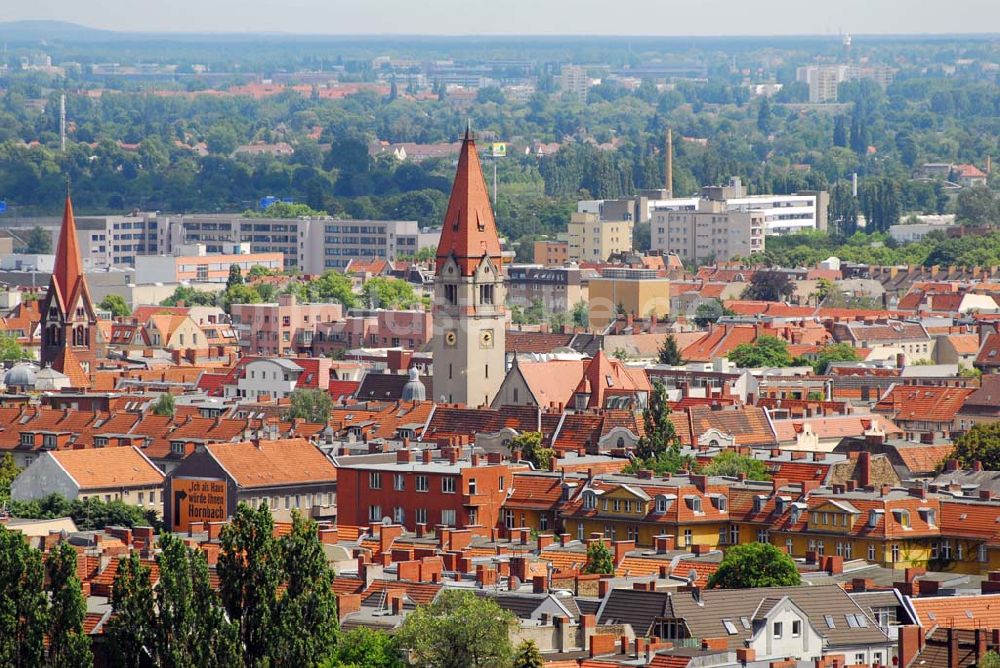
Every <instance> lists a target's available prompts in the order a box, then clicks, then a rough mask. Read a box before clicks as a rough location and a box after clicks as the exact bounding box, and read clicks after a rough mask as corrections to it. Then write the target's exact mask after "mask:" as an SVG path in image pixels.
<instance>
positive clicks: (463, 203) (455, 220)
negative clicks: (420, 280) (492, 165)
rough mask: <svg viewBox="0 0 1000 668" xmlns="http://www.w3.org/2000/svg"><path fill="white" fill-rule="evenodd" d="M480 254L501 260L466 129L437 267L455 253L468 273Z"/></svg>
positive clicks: (487, 199) (496, 261) (473, 144)
mask: <svg viewBox="0 0 1000 668" xmlns="http://www.w3.org/2000/svg"><path fill="white" fill-rule="evenodd" d="M483 256H489V257H490V258H492V259H493V262H494V264H496V265H499V264H500V262H502V259H501V253H500V237H499V235H498V234H497V226H496V221H495V220H494V218H493V206H492V205H491V204H490V195H489V190H487V188H486V180H485V179H484V178H483V169H482V166H481V165H480V164H479V154H478V153H477V152H476V142H475V141H474V140H473V139H472V136H471V134H470V133H469V131H468V130H466V133H465V138H464V139H463V140H462V149H461V151H460V152H459V156H458V168H457V169H456V170H455V181H454V183H453V184H452V187H451V197H450V198H449V200H448V209H447V210H446V211H445V214H444V224H443V225H442V228H441V241H440V242H439V243H438V249H437V263H436V268H437V271H441V268H442V267H443V266H444V264H445V262H446V261H447V260H448V258H449V257H454V258H455V261H456V262H457V263H458V266H459V269H460V271H461V272H462V274H463V275H465V276H469V275H471V274H472V273H473V272H474V271H475V268H476V267H477V266H478V265H479V262H480V261H481V260H482V258H483ZM498 268H499V267H498Z"/></svg>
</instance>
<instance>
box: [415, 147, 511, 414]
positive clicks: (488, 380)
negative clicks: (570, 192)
mask: <svg viewBox="0 0 1000 668" xmlns="http://www.w3.org/2000/svg"><path fill="white" fill-rule="evenodd" d="M505 298H506V293H505V290H504V277H503V257H502V255H501V251H500V237H499V235H498V234H497V226H496V221H495V220H494V218H493V208H492V206H491V204H490V196H489V191H488V190H487V188H486V180H485V179H484V178H483V170H482V166H481V165H480V164H479V155H478V154H477V153H476V142H475V141H474V140H473V138H472V133H471V132H470V131H469V130H466V131H465V138H464V139H463V140H462V150H461V153H460V154H459V157H458V169H457V170H456V172H455V182H454V184H453V185H452V188H451V198H450V199H449V200H448V209H447V211H446V212H445V215H444V225H443V227H442V229H441V242H440V243H439V244H438V249H437V259H436V272H435V277H434V305H433V317H434V342H433V352H434V399H437V400H439V401H442V402H446V403H462V404H466V405H468V406H473V407H474V406H481V405H485V406H489V405H490V402H492V401H493V398H494V397H495V396H496V393H497V390H499V389H500V383H501V382H503V378H504V374H505V371H506V370H505V368H504V366H505V363H506V354H505V349H504V326H505V322H506V311H505V308H504V300H505Z"/></svg>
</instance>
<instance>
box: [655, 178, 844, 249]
mask: <svg viewBox="0 0 1000 668" xmlns="http://www.w3.org/2000/svg"><path fill="white" fill-rule="evenodd" d="M829 200H830V198H829V194H828V193H826V192H825V191H808V192H801V193H793V194H791V195H747V193H746V187H745V186H744V185H743V184H742V183H741V182H740V179H738V178H734V179H733V180H732V181H731V182H730V184H729V185H727V186H709V187H705V188H702V190H701V196H700V197H687V198H673V199H668V200H659V201H657V202H656V208H655V210H654V211H653V214H652V217H651V220H650V247H651V248H652V249H653V250H659V251H663V252H668V251H673V250H674V249H677V254H678V255H679V256H680V257H682V258H685V257H687V258H691V259H695V258H703V257H707V256H709V255H711V254H712V248H713V247H714V248H718V249H719V250H720V251H726V249H728V251H727V252H728V253H729V256H730V257H731V256H732V255H741V256H745V255H746V254H747V251H748V250H749V252H751V253H754V252H761V251H763V249H764V242H763V240H761V243H760V248H759V249H757V248H756V246H755V244H753V243H752V241H753V239H754V235H753V234H752V233H753V230H754V229H755V228H756V227H757V225H758V224H762V225H763V233H764V235H765V236H772V235H779V234H791V233H795V232H800V231H802V230H825V229H826V222H827V221H826V219H827V208H828V206H829ZM679 213H684V214H687V215H683V216H680V215H674V214H679ZM741 213H742V214H752V215H746V216H739V215H735V214H741ZM729 214H733V215H731V216H730V215H729ZM721 218H726V219H727V221H729V222H727V221H724V220H721ZM729 225H734V226H736V230H735V231H731V229H730V227H729ZM713 226H714V227H713ZM713 229H714V230H715V231H712V230H713ZM671 230H673V232H671ZM695 230H700V232H698V234H699V235H702V236H703V237H704V239H703V241H702V242H700V243H701V244H702V247H701V248H698V243H699V242H698V241H696V240H695V237H696V236H697V235H696V234H695V233H694V231H695ZM747 231H749V232H750V234H749V235H747V234H746V232H747ZM671 235H672V236H671ZM705 235H707V236H705ZM685 236H686V237H687V241H686V242H685V241H684V238H685ZM743 241H747V245H746V246H744V245H743V244H742V242H743ZM684 248H687V254H686V255H685V253H684V252H682V250H683V249H684ZM717 259H720V260H721V259H723V258H722V257H721V256H717Z"/></svg>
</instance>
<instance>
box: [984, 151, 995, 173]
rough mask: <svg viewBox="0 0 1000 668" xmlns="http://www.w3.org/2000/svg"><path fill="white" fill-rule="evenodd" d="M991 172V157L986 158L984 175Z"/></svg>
mask: <svg viewBox="0 0 1000 668" xmlns="http://www.w3.org/2000/svg"><path fill="white" fill-rule="evenodd" d="M992 172H993V156H989V155H988V156H986V173H987V174H990V173H992Z"/></svg>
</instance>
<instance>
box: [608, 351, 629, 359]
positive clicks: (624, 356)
mask: <svg viewBox="0 0 1000 668" xmlns="http://www.w3.org/2000/svg"><path fill="white" fill-rule="evenodd" d="M611 356H612V357H614V358H615V359H616V360H619V361H621V362H627V361H628V351H627V350H625V349H624V348H615V349H614V350H613V351H611Z"/></svg>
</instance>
